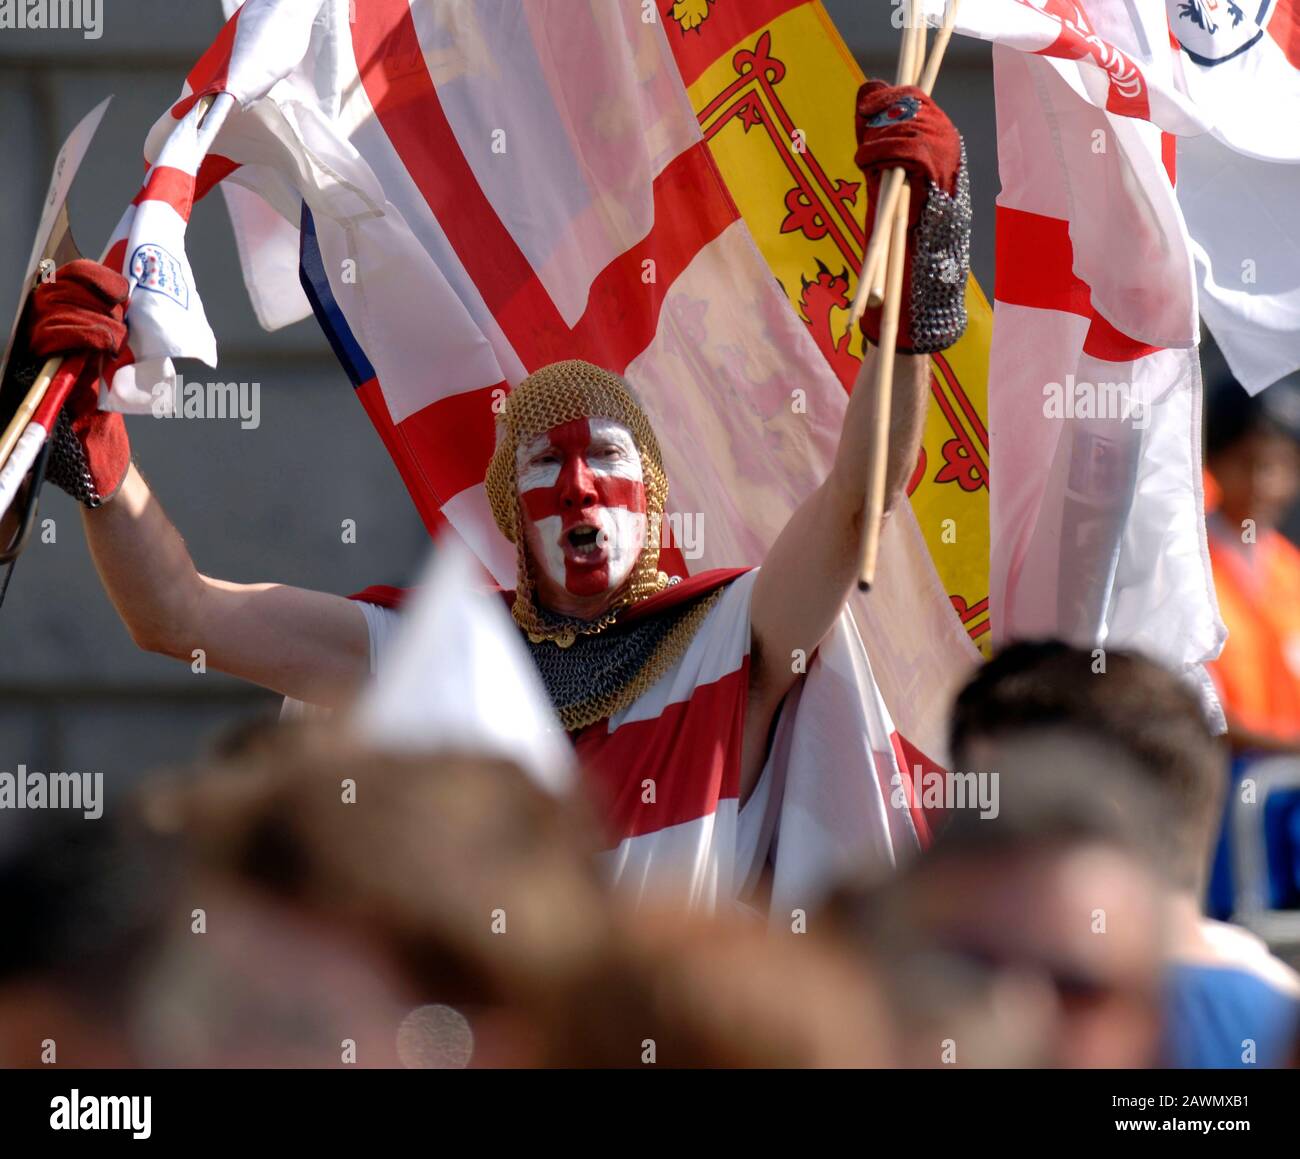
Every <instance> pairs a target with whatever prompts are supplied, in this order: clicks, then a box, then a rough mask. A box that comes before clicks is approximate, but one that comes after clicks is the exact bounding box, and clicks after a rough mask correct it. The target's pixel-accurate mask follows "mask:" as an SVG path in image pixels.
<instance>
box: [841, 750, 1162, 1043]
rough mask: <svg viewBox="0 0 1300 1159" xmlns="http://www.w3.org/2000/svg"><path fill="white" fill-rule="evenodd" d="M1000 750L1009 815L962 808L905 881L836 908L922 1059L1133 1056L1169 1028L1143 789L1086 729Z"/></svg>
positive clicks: (847, 893)
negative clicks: (1137, 792)
mask: <svg viewBox="0 0 1300 1159" xmlns="http://www.w3.org/2000/svg"><path fill="white" fill-rule="evenodd" d="M1061 740H1062V738H1061V737H1060V736H1055V737H1053V738H1051V740H1047V739H1045V738H1028V739H1017V740H1012V741H1009V742H1008V743H1007V745H1006V746H1005V747H1004V749H1003V751H1002V753H1001V761H1000V764H999V775H1002V776H1005V777H1006V780H1005V781H1004V782H1003V785H1002V788H1001V808H1000V811H999V813H998V815H997V817H995V818H993V817H990V818H981V817H980V816H979V814H978V813H977V812H975V811H961V812H958V813H956V814H955V815H954V816H953V818H952V819H951V820H950V822H949V823H948V825H947V826H946V828H945V829H944V830H943V832H942V834H941V835H940V837H939V838H938V840H937V841H936V843H935V845H934V846H933V847H932V848H931V849H930V850H929V851H928V852H927V853H926V854H925V855H923V856H922V857H920V858H918V859H917V860H916V861H915V862H914V863H913V864H912V865H910V866H909V867H907V868H906V869H904V870H903V871H902V872H901V873H900V875H899V876H898V877H897V878H896V879H895V880H893V881H891V882H889V883H887V884H885V885H884V886H880V887H876V888H864V889H860V890H855V889H846V890H844V891H842V892H841V894H840V895H839V896H838V897H837V898H836V899H835V900H834V901H833V902H832V905H831V913H832V914H833V915H834V916H835V918H836V919H837V922H838V924H839V925H840V927H841V928H843V929H844V930H845V931H846V932H847V933H848V935H849V936H850V937H851V938H853V939H854V940H856V941H857V942H858V943H859V944H860V945H862V946H863V947H864V949H865V950H866V951H867V952H868V953H869V954H870V955H871V957H872V958H873V959H874V961H875V962H876V963H877V964H878V968H879V970H880V971H881V973H882V975H883V976H884V978H885V979H886V985H887V989H888V993H889V995H890V998H891V1000H892V1005H891V1011H892V1013H893V1014H894V1015H895V1017H896V1018H897V1019H898V1020H899V1022H900V1023H901V1026H902V1042H903V1052H902V1058H903V1061H904V1062H905V1063H906V1064H907V1065H911V1066H926V1067H932V1066H943V1065H955V1066H964V1067H1039V1066H1062V1067H1131V1066H1145V1065H1148V1064H1150V1063H1151V1062H1152V1061H1153V1058H1154V1055H1155V1051H1156V1049H1157V1039H1158V1032H1159V981H1160V978H1159V974H1160V970H1159V961H1160V957H1161V954H1162V928H1163V903H1162V898H1163V891H1162V890H1161V889H1160V888H1159V887H1158V885H1157V883H1156V881H1155V880H1154V878H1153V876H1152V874H1151V873H1150V871H1149V870H1148V868H1147V865H1146V863H1145V860H1144V859H1143V858H1142V857H1141V856H1140V855H1139V854H1138V853H1137V852H1136V836H1135V831H1140V829H1141V826H1142V822H1141V821H1140V817H1141V815H1142V813H1143V810H1144V805H1143V804H1142V802H1141V801H1140V800H1138V799H1137V798H1133V799H1130V798H1129V796H1128V794H1127V792H1126V791H1125V790H1124V788H1123V784H1122V782H1119V781H1117V783H1116V784H1115V786H1113V788H1114V791H1113V792H1110V793H1103V794H1098V793H1097V792H1096V791H1095V790H1096V789H1097V787H1098V780H1099V779H1102V778H1103V776H1106V775H1108V774H1105V773H1103V771H1104V770H1107V769H1110V770H1114V769H1115V768H1116V766H1117V765H1122V764H1123V763H1124V762H1125V757H1124V756H1123V754H1122V753H1121V752H1119V751H1118V750H1117V749H1116V748H1114V746H1111V745H1108V744H1106V743H1104V742H1097V741H1095V740H1093V739H1091V738H1089V737H1087V736H1084V735H1079V736H1076V737H1073V738H1071V742H1072V743H1071V744H1070V747H1068V748H1063V747H1062V746H1061V743H1060V742H1061Z"/></svg>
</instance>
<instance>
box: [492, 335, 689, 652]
mask: <svg viewBox="0 0 1300 1159" xmlns="http://www.w3.org/2000/svg"><path fill="white" fill-rule="evenodd" d="M594 418H602V419H613V420H614V421H615V422H619V423H622V424H623V425H624V426H625V427H627V429H628V430H629V431H631V432H632V439H633V441H634V442H635V443H636V449H637V451H638V452H639V454H640V455H641V474H642V477H643V480H644V483H645V498H646V541H645V546H644V547H643V548H642V549H641V554H640V555H639V556H638V557H637V561H636V563H635V564H634V565H633V568H632V574H631V575H630V576H628V578H627V582H626V583H625V584H624V585H623V587H622V589H621V590H620V591H619V592H618V594H617V595H616V596H615V598H614V602H613V603H612V604H611V605H610V607H609V611H608V612H607V613H606V614H605V615H603V616H602V617H601V618H600V619H598V620H591V621H587V622H583V621H579V620H570V619H564V620H557V619H556V618H554V617H546V616H545V615H544V614H543V613H542V612H541V611H540V610H539V609H538V607H537V605H536V603H535V602H534V599H533V593H534V592H535V591H536V586H537V584H536V579H535V578H534V575H533V562H532V560H531V559H530V558H529V556H528V552H527V550H526V549H525V547H524V529H523V514H522V512H521V511H520V510H519V481H518V478H517V477H516V473H515V452H516V451H517V450H518V448H519V447H521V446H526V445H527V444H528V443H529V442H531V441H532V440H533V439H535V438H537V436H538V435H542V434H545V433H546V432H547V431H549V430H550V429H551V428H552V427H557V426H559V425H560V424H561V423H568V422H573V421H574V420H575V419H594ZM486 484H487V493H488V502H489V503H490V504H491V505H492V518H493V519H495V520H496V524H497V526H498V527H499V528H500V529H501V533H502V534H503V535H504V536H505V537H506V538H507V539H508V540H510V542H511V543H513V544H514V545H515V547H516V554H517V556H518V561H519V567H518V580H517V582H516V587H515V605H514V612H513V614H514V617H515V622H516V623H517V624H518V625H519V626H520V627H521V628H523V630H524V631H525V632H527V633H528V638H529V639H530V640H532V641H533V642H534V643H536V642H537V641H539V640H559V641H567V642H568V643H572V641H573V637H574V635H575V634H580V635H594V634H595V633H596V632H602V631H604V630H605V629H606V628H607V627H609V625H610V624H612V623H613V622H614V620H615V619H616V618H617V616H618V611H619V609H620V608H624V607H626V606H627V605H628V604H633V603H636V602H637V601H638V600H643V599H645V597H646V596H651V595H654V593H655V592H657V591H660V590H661V589H662V588H664V587H666V586H667V584H668V577H667V576H666V575H665V574H664V573H663V572H661V571H660V570H659V533H660V527H661V526H662V524H663V513H664V505H665V504H666V503H667V502H668V477H667V475H665V474H664V465H663V457H662V456H661V455H660V453H659V440H658V439H656V438H655V433H654V430H653V428H652V427H651V426H650V420H649V419H648V418H646V415H645V411H643V410H642V409H641V408H640V407H639V406H638V405H637V403H636V400H635V399H634V398H633V397H632V395H631V392H629V390H628V388H627V385H626V384H625V383H624V382H623V380H622V379H621V378H619V376H618V375H617V374H612V373H611V372H610V371H608V370H602V369H601V368H600V367H599V366H593V365H592V364H591V363H590V362H583V361H582V360H581V359H578V358H570V359H566V360H565V361H563V362H552V363H551V364H550V365H549V366H543V367H541V368H540V369H538V370H535V371H533V373H532V374H530V375H529V376H528V377H527V378H525V379H524V380H523V382H521V383H520V384H519V385H518V386H517V387H515V389H514V390H512V391H511V392H510V395H509V396H508V397H507V399H506V404H505V408H504V410H503V411H502V413H501V417H500V419H499V420H498V422H497V445H496V449H495V450H494V451H493V453H492V461H491V462H490V463H488V469H487V479H486ZM548 621H549V622H548ZM562 646H563V644H562Z"/></svg>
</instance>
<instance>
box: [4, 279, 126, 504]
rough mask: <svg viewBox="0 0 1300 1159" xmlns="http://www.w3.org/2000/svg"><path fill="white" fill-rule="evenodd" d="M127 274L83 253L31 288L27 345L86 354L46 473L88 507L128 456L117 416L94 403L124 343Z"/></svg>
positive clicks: (114, 482) (108, 490)
mask: <svg viewBox="0 0 1300 1159" xmlns="http://www.w3.org/2000/svg"><path fill="white" fill-rule="evenodd" d="M127 294H128V284H127V280H126V279H125V278H124V277H122V275H121V274H118V273H115V272H114V271H113V270H110V269H109V268H108V267H107V266H102V265H100V264H99V263H98V262H92V261H87V260H86V259H84V258H82V259H79V260H77V261H75V262H69V263H68V264H67V265H66V266H62V267H60V268H59V269H58V270H56V271H55V274H54V278H53V279H52V280H51V281H49V282H44V283H42V284H41V285H39V286H37V287H36V290H35V291H34V292H33V294H32V302H31V307H30V312H29V315H28V322H27V329H26V345H27V349H28V351H29V352H30V354H31V355H32V356H33V357H34V358H36V359H42V360H43V359H47V358H51V357H53V356H54V355H56V354H77V353H84V354H86V370H85V373H84V374H83V375H82V376H81V378H80V379H79V380H78V382H77V385H76V386H75V387H74V388H73V390H72V393H71V394H70V395H69V396H68V401H67V403H66V404H65V406H64V408H63V412H62V414H61V415H60V416H59V421H58V423H57V424H56V425H55V429H54V432H53V434H52V438H53V439H54V446H53V447H52V448H51V454H50V461H49V466H48V469H47V472H46V477H47V478H48V479H49V481H50V482H51V483H54V484H55V485H56V486H58V487H61V488H62V489H63V490H65V491H67V492H68V494H70V495H71V496H72V497H73V498H74V499H77V500H79V501H80V502H82V503H84V504H86V506H88V507H98V506H100V505H101V504H103V503H106V502H107V501H108V500H109V499H111V498H112V497H113V495H114V494H115V493H116V492H117V489H118V487H120V486H121V484H122V480H123V478H125V476H126V470H127V467H128V466H130V463H131V446H130V443H129V442H128V440H127V437H126V424H125V423H124V422H123V421H122V416H121V415H120V414H116V413H114V412H110V411H101V410H100V409H99V389H98V386H99V379H100V371H101V367H102V366H103V364H104V363H105V362H106V361H110V360H112V359H113V358H115V357H116V356H117V355H118V354H119V353H120V352H121V349H122V346H123V344H124V343H125V342H126V323H125V322H124V321H123V317H124V315H125V313H126V300H127Z"/></svg>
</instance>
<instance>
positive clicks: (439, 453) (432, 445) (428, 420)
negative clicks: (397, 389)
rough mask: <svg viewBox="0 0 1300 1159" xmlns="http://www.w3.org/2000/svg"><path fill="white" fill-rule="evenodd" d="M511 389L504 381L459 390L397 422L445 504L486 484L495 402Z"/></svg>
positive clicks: (419, 469)
mask: <svg viewBox="0 0 1300 1159" xmlns="http://www.w3.org/2000/svg"><path fill="white" fill-rule="evenodd" d="M366 385H367V386H368V385H369V383H367V384H366ZM362 389H363V390H364V389H365V388H364V387H363V388H362ZM506 390H507V387H506V384H505V383H504V382H499V383H497V384H496V385H495V386H485V387H482V388H480V389H478V390H467V391H463V392H462V393H460V394H453V395H451V396H450V397H448V398H441V399H439V400H438V401H437V402H433V403H430V404H429V405H428V406H426V407H423V408H422V409H420V410H418V411H416V412H415V413H414V414H412V415H408V416H407V417H406V418H404V419H403V420H402V421H401V422H400V423H398V424H397V436H398V437H399V438H400V439H401V440H402V442H403V443H404V444H405V446H406V449H407V450H408V451H409V454H410V457H411V459H412V460H413V463H414V469H415V470H416V471H417V472H418V474H419V477H420V479H421V480H422V481H423V484H424V485H423V488H422V489H423V490H425V491H427V492H429V493H432V494H433V495H434V497H435V498H436V499H437V501H438V502H439V503H446V502H447V501H448V500H450V499H453V498H454V497H455V496H457V495H459V494H460V493H461V492H462V491H464V490H465V489H466V488H468V487H476V486H478V484H480V483H482V482H483V477H484V476H485V475H486V474H487V466H488V460H489V459H491V458H492V448H493V446H494V445H495V440H496V415H495V413H494V412H493V410H492V404H493V403H494V402H496V401H497V400H498V399H499V398H501V397H503V396H504V392H505V391H506ZM367 409H369V408H367ZM385 414H387V408H385ZM372 417H373V416H372ZM408 485H409V484H408Z"/></svg>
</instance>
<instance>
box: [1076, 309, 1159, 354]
mask: <svg viewBox="0 0 1300 1159" xmlns="http://www.w3.org/2000/svg"><path fill="white" fill-rule="evenodd" d="M1162 349H1163V347H1160V346H1148V345H1147V344H1146V343H1145V342H1139V341H1138V340H1137V339H1136V338H1130V337H1129V336H1128V335H1127V334H1125V333H1124V332H1123V331H1121V330H1116V329H1115V327H1114V326H1112V325H1111V324H1110V323H1109V322H1107V321H1106V319H1105V318H1103V317H1102V316H1101V315H1100V314H1098V313H1097V312H1096V311H1095V310H1094V311H1093V312H1092V325H1091V326H1089V327H1088V334H1087V336H1086V337H1085V338H1084V340H1083V352H1084V353H1085V354H1087V355H1088V356H1089V357H1090V358H1100V359H1101V360H1102V361H1103V362H1136V361H1137V360H1138V359H1139V358H1145V357H1146V356H1147V355H1148V354H1156V353H1158V352H1159V351H1160V350H1162Z"/></svg>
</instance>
